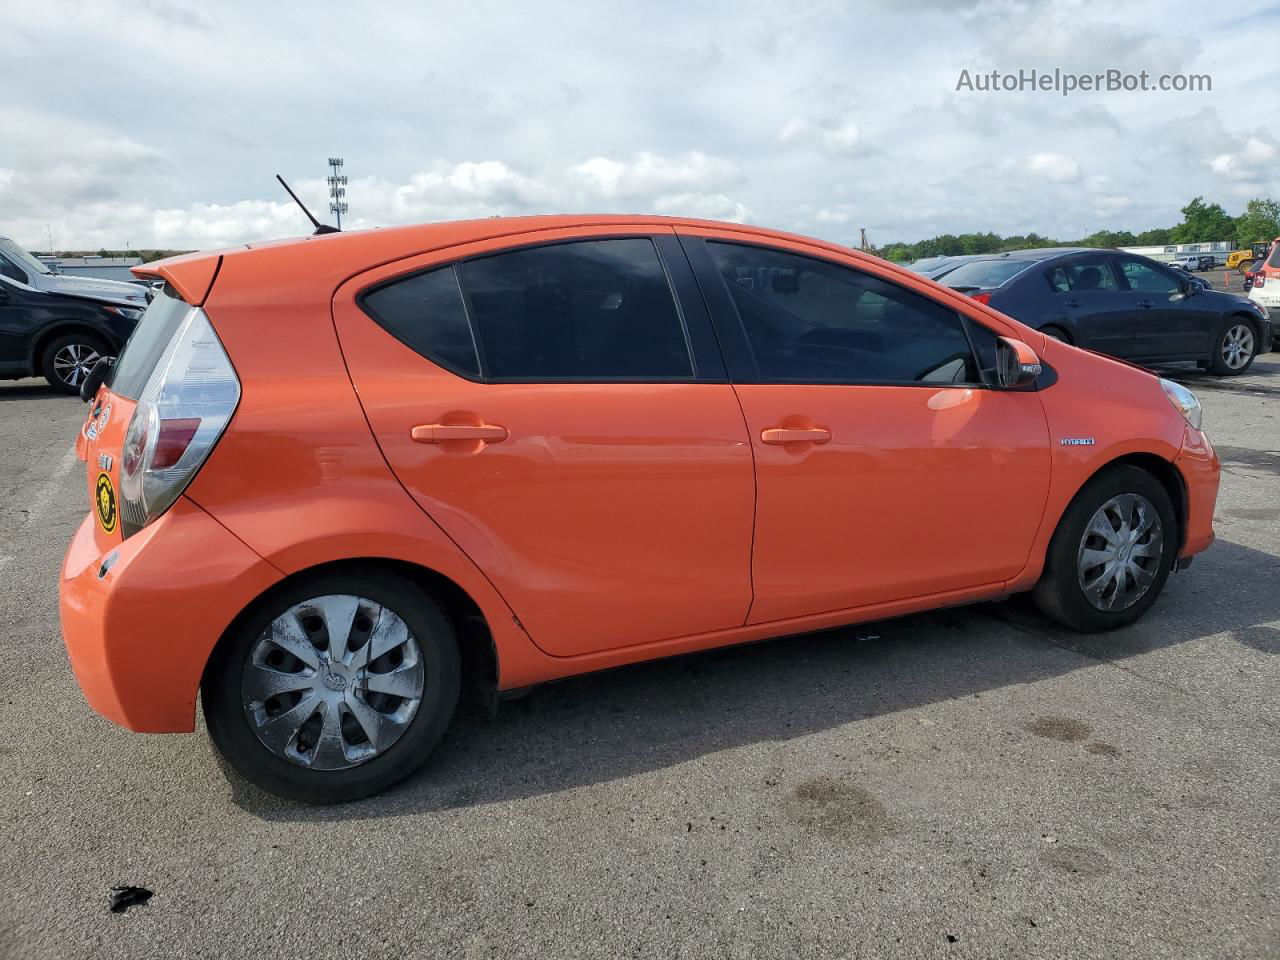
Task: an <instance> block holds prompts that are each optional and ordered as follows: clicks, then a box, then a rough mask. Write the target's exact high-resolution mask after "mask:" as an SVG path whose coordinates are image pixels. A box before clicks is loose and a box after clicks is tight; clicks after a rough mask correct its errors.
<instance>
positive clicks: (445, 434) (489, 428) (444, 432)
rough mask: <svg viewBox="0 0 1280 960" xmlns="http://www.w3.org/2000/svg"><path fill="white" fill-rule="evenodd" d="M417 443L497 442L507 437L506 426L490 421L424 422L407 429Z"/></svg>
mask: <svg viewBox="0 0 1280 960" xmlns="http://www.w3.org/2000/svg"><path fill="white" fill-rule="evenodd" d="M409 436H411V437H413V439H414V440H416V441H418V443H444V442H446V441H448V440H481V441H483V442H485V443H499V442H501V441H503V440H505V439H507V428H506V427H499V426H496V425H494V424H490V423H481V424H477V425H472V424H469V423H424V424H420V425H419V426H416V427H414V428H413V429H412V430H410V431H409Z"/></svg>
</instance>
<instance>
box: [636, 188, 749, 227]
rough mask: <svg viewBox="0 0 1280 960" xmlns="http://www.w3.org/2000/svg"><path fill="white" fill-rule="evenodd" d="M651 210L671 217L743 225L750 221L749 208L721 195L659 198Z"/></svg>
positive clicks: (682, 194)
mask: <svg viewBox="0 0 1280 960" xmlns="http://www.w3.org/2000/svg"><path fill="white" fill-rule="evenodd" d="M652 210H653V212H654V213H658V214H663V215H665V216H671V217H698V218H701V219H703V220H728V221H731V222H733V223H745V222H747V221H748V220H750V219H751V210H750V208H749V207H747V206H746V205H745V204H743V203H740V202H739V201H737V200H731V199H730V198H729V197H726V196H725V195H724V194H723V193H677V194H673V195H671V196H667V197H659V198H658V199H657V200H655V201H654V202H653V207H652Z"/></svg>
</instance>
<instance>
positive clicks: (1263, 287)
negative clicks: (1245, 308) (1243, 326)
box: [1249, 240, 1280, 312]
mask: <svg viewBox="0 0 1280 960" xmlns="http://www.w3.org/2000/svg"><path fill="white" fill-rule="evenodd" d="M1249 299H1250V300H1252V301H1253V302H1254V303H1256V304H1258V305H1259V306H1262V307H1266V309H1267V310H1268V312H1275V311H1277V310H1280V240H1277V241H1276V242H1275V243H1273V244H1272V245H1271V249H1270V250H1269V251H1268V252H1267V255H1266V256H1265V257H1262V258H1260V259H1259V260H1258V263H1257V265H1256V266H1255V267H1254V270H1253V284H1252V285H1251V286H1250V288H1249Z"/></svg>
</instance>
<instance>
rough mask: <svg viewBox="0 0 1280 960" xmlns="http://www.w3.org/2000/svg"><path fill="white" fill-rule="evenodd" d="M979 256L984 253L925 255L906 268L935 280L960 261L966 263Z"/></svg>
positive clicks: (958, 264)
mask: <svg viewBox="0 0 1280 960" xmlns="http://www.w3.org/2000/svg"><path fill="white" fill-rule="evenodd" d="M979 256H985V254H962V255H960V256H955V257H926V258H925V259H923V260H917V261H916V262H915V263H912V264H909V265H908V266H907V269H908V270H910V271H911V272H912V273H918V274H920V276H922V277H928V278H929V279H930V280H937V279H938V278H939V277H943V276H946V275H947V274H948V273H950V272H951V271H952V270H954V269H955V268H956V267H958V266H960V264H962V263H968V262H969V261H970V260H975V259H977V258H978V257H979Z"/></svg>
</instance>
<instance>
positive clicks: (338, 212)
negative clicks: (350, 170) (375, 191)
mask: <svg viewBox="0 0 1280 960" xmlns="http://www.w3.org/2000/svg"><path fill="white" fill-rule="evenodd" d="M329 168H330V169H331V170H332V171H333V172H332V173H331V174H329V176H328V177H326V178H325V179H326V180H327V181H328V183H329V212H330V213H332V214H334V215H335V216H336V217H337V218H338V229H339V230H341V229H342V215H343V214H344V213H346V212H347V204H346V201H344V200H343V199H342V198H343V197H345V196H346V195H347V178H346V177H345V176H344V175H343V174H340V173H338V171H339V170H341V169H342V158H341V157H330V158H329Z"/></svg>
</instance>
